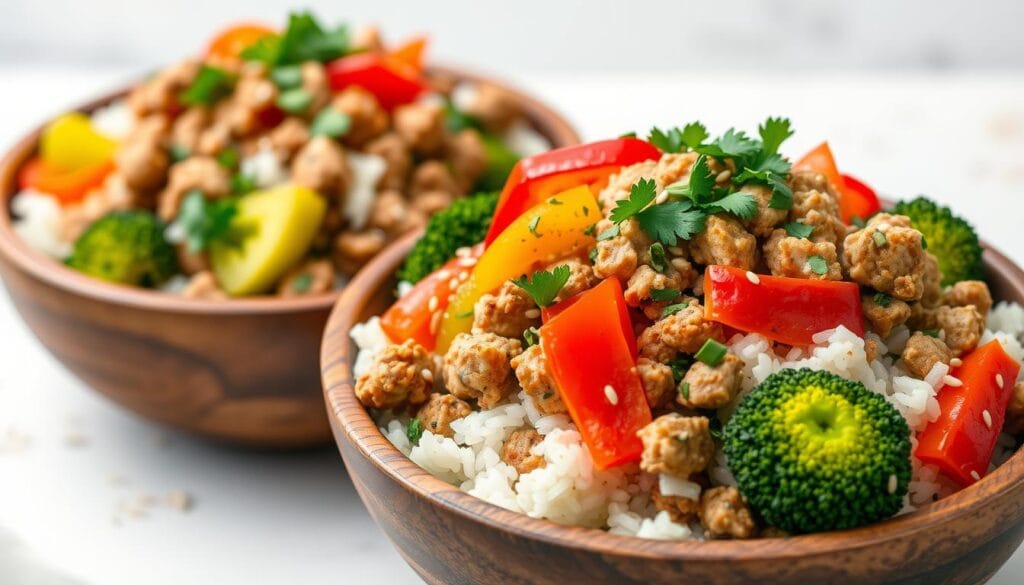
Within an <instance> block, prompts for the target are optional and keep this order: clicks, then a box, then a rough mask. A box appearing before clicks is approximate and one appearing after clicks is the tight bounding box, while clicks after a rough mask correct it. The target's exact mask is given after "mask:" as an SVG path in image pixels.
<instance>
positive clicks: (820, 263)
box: [807, 256, 828, 275]
mask: <svg viewBox="0 0 1024 585" xmlns="http://www.w3.org/2000/svg"><path fill="white" fill-rule="evenodd" d="M807 266H808V267H810V269H811V272H813V273H815V274H817V275H824V274H828V262H826V261H825V259H824V258H822V257H821V256H811V257H810V258H808V259H807Z"/></svg>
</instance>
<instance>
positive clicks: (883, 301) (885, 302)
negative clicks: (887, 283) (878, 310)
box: [874, 292, 892, 309]
mask: <svg viewBox="0 0 1024 585" xmlns="http://www.w3.org/2000/svg"><path fill="white" fill-rule="evenodd" d="M874 300H875V304H876V305H878V306H880V307H882V308H886V309H887V308H889V305H891V304H892V297H890V296H889V295H887V294H885V293H881V292H880V293H875V296H874Z"/></svg>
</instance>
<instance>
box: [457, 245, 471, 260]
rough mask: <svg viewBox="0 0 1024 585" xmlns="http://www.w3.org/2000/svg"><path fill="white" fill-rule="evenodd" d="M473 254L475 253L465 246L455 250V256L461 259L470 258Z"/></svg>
mask: <svg viewBox="0 0 1024 585" xmlns="http://www.w3.org/2000/svg"><path fill="white" fill-rule="evenodd" d="M471 253H473V251H472V250H471V249H469V248H467V247H465V246H463V247H461V248H459V249H458V250H455V255H456V256H458V257H459V258H468V257H469V255H470V254H471Z"/></svg>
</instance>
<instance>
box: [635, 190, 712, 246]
mask: <svg viewBox="0 0 1024 585" xmlns="http://www.w3.org/2000/svg"><path fill="white" fill-rule="evenodd" d="M636 219H637V222H638V223H639V224H640V228H641V229H643V230H644V231H645V232H647V233H648V235H650V236H651V237H652V238H654V239H655V240H656V241H658V242H661V243H662V244H664V245H666V246H675V245H676V243H677V242H678V241H679V239H683V240H689V239H690V238H692V237H693V236H695V235H697V234H699V233H700V232H702V231H703V230H704V222H705V221H706V220H707V214H706V213H704V212H703V211H701V210H700V209H694V207H693V205H692V204H691V203H690V202H689V201H669V202H668V203H663V204H661V205H655V206H653V207H648V208H647V209H645V210H643V211H641V212H640V213H638V214H637V215H636Z"/></svg>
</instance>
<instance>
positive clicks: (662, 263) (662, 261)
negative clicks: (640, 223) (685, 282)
mask: <svg viewBox="0 0 1024 585" xmlns="http://www.w3.org/2000/svg"><path fill="white" fill-rule="evenodd" d="M648 251H649V252H650V254H651V268H653V269H655V270H657V271H658V272H665V270H667V269H668V258H666V257H665V246H663V245H661V242H654V243H653V244H651V247H650V249H649V250H648Z"/></svg>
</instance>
